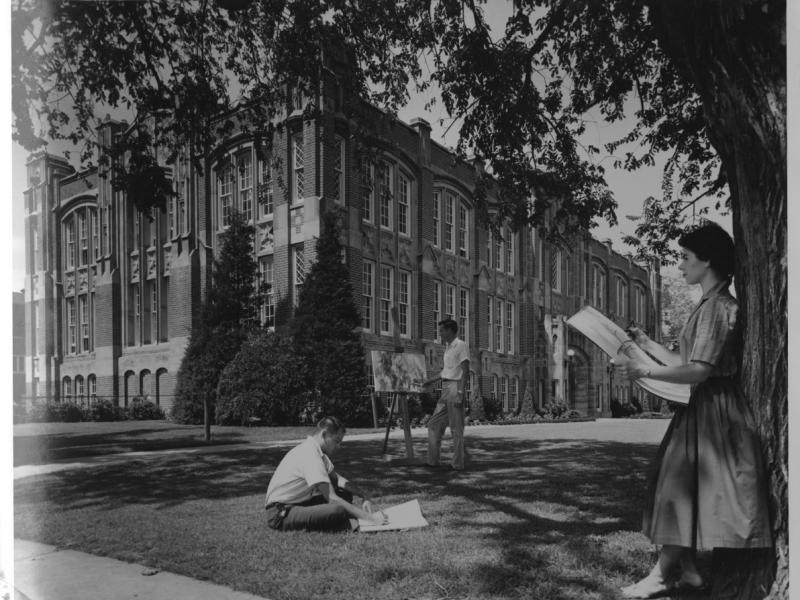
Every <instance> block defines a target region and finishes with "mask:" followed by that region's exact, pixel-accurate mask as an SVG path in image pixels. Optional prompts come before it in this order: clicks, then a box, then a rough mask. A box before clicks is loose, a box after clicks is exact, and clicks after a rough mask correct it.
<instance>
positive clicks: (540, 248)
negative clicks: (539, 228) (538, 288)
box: [536, 233, 545, 279]
mask: <svg viewBox="0 0 800 600" xmlns="http://www.w3.org/2000/svg"><path fill="white" fill-rule="evenodd" d="M536 255H537V256H538V257H539V261H538V263H537V268H538V275H537V277H538V278H539V279H544V273H545V269H544V265H545V262H544V261H545V257H544V241H543V240H542V235H541V233H537V235H536Z"/></svg>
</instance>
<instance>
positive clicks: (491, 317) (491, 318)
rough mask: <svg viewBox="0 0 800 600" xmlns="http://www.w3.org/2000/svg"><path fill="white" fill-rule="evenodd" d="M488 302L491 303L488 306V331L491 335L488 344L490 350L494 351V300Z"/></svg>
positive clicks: (490, 299)
mask: <svg viewBox="0 0 800 600" xmlns="http://www.w3.org/2000/svg"><path fill="white" fill-rule="evenodd" d="M488 302H489V305H488V309H489V310H488V313H489V314H488V316H489V328H488V329H487V331H488V333H489V339H488V340H487V341H486V342H487V347H488V350H493V349H494V299H492V298H491V297H489V299H488Z"/></svg>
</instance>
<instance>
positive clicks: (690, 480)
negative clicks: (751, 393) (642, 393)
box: [620, 221, 772, 598]
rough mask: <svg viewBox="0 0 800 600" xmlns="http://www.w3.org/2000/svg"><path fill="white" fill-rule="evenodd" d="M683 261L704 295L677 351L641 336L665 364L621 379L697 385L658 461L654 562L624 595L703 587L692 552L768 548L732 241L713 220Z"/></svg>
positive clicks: (634, 366) (650, 514)
mask: <svg viewBox="0 0 800 600" xmlns="http://www.w3.org/2000/svg"><path fill="white" fill-rule="evenodd" d="M678 243H679V244H680V246H681V249H682V259H683V260H682V262H681V264H680V265H679V267H678V268H679V269H680V271H681V272H682V273H683V277H684V278H685V279H686V282H687V283H689V284H699V285H700V287H701V288H702V290H703V297H702V298H701V299H700V302H699V304H698V305H697V306H696V307H695V308H694V311H693V312H692V314H691V315H690V316H689V320H688V321H687V323H686V325H685V326H684V328H683V331H682V332H681V336H680V355H677V354H673V353H671V352H669V351H668V350H667V349H666V348H664V347H663V346H661V345H659V344H657V343H655V342H653V341H652V340H650V339H649V338H648V337H647V336H646V335H645V334H644V333H643V332H641V331H640V330H633V331H632V333H633V334H634V335H635V336H636V342H637V343H638V344H639V345H640V346H642V347H643V348H644V349H645V350H647V351H648V352H649V353H650V354H652V355H653V356H655V357H656V358H658V359H659V360H660V361H661V362H663V363H664V366H657V367H653V368H650V367H648V366H646V365H644V364H642V363H639V362H636V361H629V362H626V363H623V364H622V365H621V367H620V371H621V373H622V375H623V377H627V378H628V379H629V380H636V379H639V378H641V377H649V378H651V379H658V380H660V381H668V382H671V383H687V384H691V386H692V387H691V397H690V399H689V403H688V404H687V405H685V406H683V405H682V406H679V407H678V408H677V409H676V411H675V414H674V416H673V418H672V422H671V423H670V425H669V428H668V429H667V433H666V434H665V435H664V440H663V441H662V442H661V447H660V448H659V451H658V457H657V459H656V464H655V470H654V473H653V479H652V480H651V487H650V497H649V500H648V505H647V507H646V509H645V514H644V525H643V531H644V533H645V534H646V535H647V536H648V537H649V538H650V540H651V541H652V542H653V543H654V544H657V545H660V546H661V553H660V555H659V559H658V562H657V563H656V565H655V566H654V567H653V569H652V571H650V574H649V575H647V577H645V578H644V579H642V580H641V581H639V582H637V583H635V584H633V585H630V586H628V587H625V588H623V589H622V593H623V595H624V596H625V597H626V598H651V597H656V596H659V595H663V594H665V593H667V592H669V591H672V590H674V591H679V590H693V589H698V588H702V587H704V582H703V580H702V577H701V576H700V574H699V573H698V572H697V565H696V564H695V553H696V550H697V549H698V548H699V549H712V548H763V547H770V546H771V545H772V535H771V530H770V523H769V514H768V508H767V484H766V477H765V474H764V467H763V461H762V456H761V450H760V447H759V443H758V439H757V437H756V434H755V429H754V424H753V417H752V413H751V410H750V407H749V405H748V401H747V399H746V398H744V396H743V394H742V390H741V389H740V387H739V385H738V384H737V382H736V372H737V369H738V364H739V357H740V353H741V339H742V338H741V331H740V326H739V324H738V323H737V313H738V308H739V307H738V304H737V302H736V300H735V299H734V298H733V296H731V294H730V291H729V290H728V288H729V287H730V284H731V278H732V277H733V270H734V247H733V240H732V239H731V237H730V236H729V235H728V234H727V232H725V230H724V229H722V227H720V226H719V225H717V224H716V223H712V222H710V221H705V222H703V223H702V224H701V225H700V226H699V227H696V228H694V229H692V230H690V231H689V232H688V233H685V234H684V235H683V236H682V237H681V238H680V240H679V242H678Z"/></svg>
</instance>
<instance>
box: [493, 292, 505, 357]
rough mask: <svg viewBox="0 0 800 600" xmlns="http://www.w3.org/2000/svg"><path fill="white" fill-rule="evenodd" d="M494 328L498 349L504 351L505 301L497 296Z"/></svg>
mask: <svg viewBox="0 0 800 600" xmlns="http://www.w3.org/2000/svg"><path fill="white" fill-rule="evenodd" d="M494 329H495V342H496V344H497V351H498V352H502V351H503V301H502V300H501V299H500V298H497V300H496V301H495V312H494Z"/></svg>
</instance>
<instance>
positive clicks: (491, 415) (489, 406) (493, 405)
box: [483, 396, 503, 421]
mask: <svg viewBox="0 0 800 600" xmlns="http://www.w3.org/2000/svg"><path fill="white" fill-rule="evenodd" d="M483 414H484V415H485V416H486V420H487V421H496V420H497V419H498V417H500V415H502V414H503V403H502V402H500V399H499V398H492V397H491V396H490V397H487V398H484V399H483Z"/></svg>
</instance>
